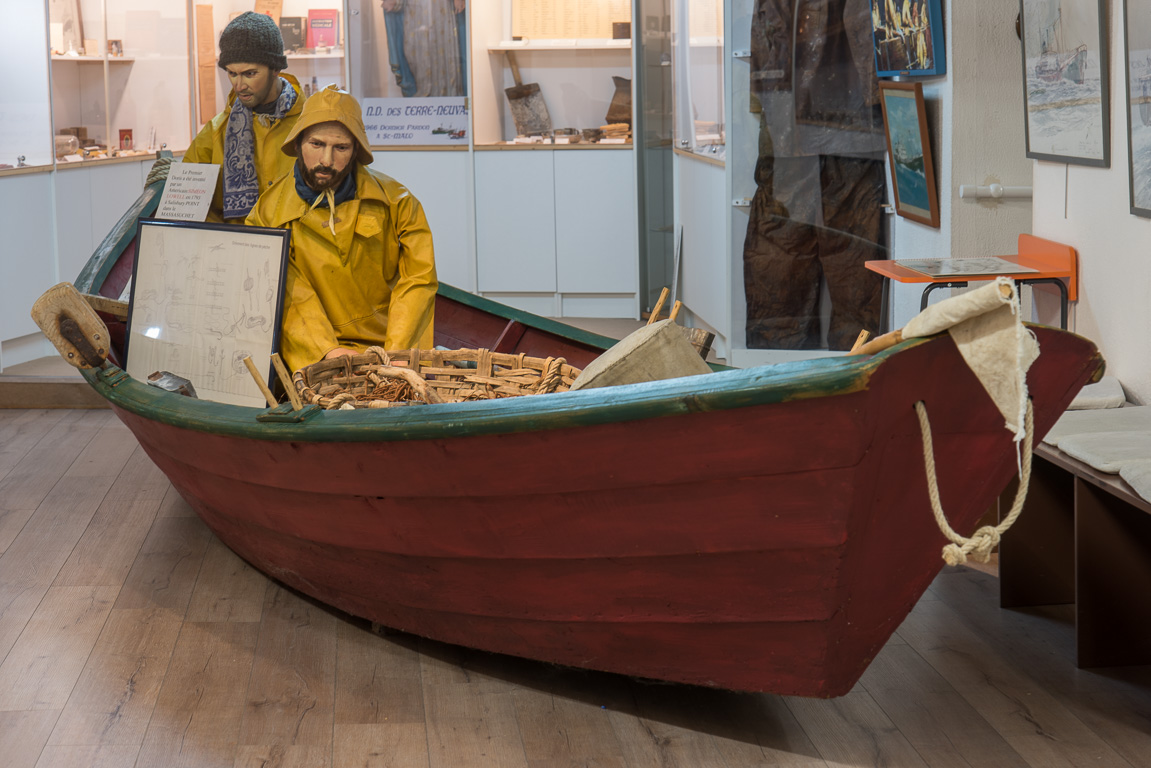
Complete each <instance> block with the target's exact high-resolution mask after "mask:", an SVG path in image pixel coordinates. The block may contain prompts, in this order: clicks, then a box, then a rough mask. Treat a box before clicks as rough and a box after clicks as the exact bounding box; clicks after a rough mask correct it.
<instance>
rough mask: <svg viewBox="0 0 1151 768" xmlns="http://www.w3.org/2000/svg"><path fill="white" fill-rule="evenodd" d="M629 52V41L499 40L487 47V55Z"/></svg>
mask: <svg viewBox="0 0 1151 768" xmlns="http://www.w3.org/2000/svg"><path fill="white" fill-rule="evenodd" d="M614 50H619V51H629V50H631V40H630V39H629V40H607V39H594V40H530V41H529V40H501V41H500V43H499V45H492V46H489V47H488V52H489V53H504V52H505V51H614Z"/></svg>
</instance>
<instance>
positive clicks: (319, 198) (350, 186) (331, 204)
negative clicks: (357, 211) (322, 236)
mask: <svg viewBox="0 0 1151 768" xmlns="http://www.w3.org/2000/svg"><path fill="white" fill-rule="evenodd" d="M353 162H354V161H353ZM293 173H294V174H295V176H296V194H297V195H299V196H300V199H301V200H303V201H304V202H305V203H307V204H308V208H309V210H310V209H312V208H327V209H328V228H329V229H331V231H332V237H335V236H336V206H337V205H339V204H340V203H343V202H346V201H348V200H351V199H353V198H354V197H355V196H356V169H355V168H353V169H352V172H351V173H349V174H348V175H347V176H345V177H344V180H343V181H342V182H340V186H339V187H338V188H337V189H336V190H335V191H334V192H333V190H332V189H331V188H330V187H329V188H328V189H325V190H324V191H323V192H317V191H316V190H314V189H312V188H311V187H309V186H308V183H307V182H306V181H304V175H303V172H302V171H301V170H300V164H299V163H298V162H297V163H296V165H295V168H294V170H293Z"/></svg>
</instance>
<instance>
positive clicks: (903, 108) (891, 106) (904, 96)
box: [881, 82, 939, 227]
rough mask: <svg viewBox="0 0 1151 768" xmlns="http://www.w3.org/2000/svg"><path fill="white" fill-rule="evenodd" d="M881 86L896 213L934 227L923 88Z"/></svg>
mask: <svg viewBox="0 0 1151 768" xmlns="http://www.w3.org/2000/svg"><path fill="white" fill-rule="evenodd" d="M881 87H882V90H883V117H884V123H885V126H886V128H887V149H888V155H889V157H890V160H891V180H892V182H893V184H894V187H895V189H894V195H895V210H896V213H898V214H900V215H901V216H905V217H907V218H910V219H913V220H915V221H919V222H922V223H924V224H930V225H931V226H933V227H937V226H939V204H938V197H937V196H936V192H935V172H934V168H933V165H932V162H931V151H930V145H929V144H928V140H927V131H926V125H927V119H926V110H925V108H924V103H923V91H922V88H921V86H920V85H919V84H918V83H915V84H908V83H886V82H885V83H883V84H882V86H881Z"/></svg>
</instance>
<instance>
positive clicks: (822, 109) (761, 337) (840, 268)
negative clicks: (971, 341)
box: [733, 0, 887, 350]
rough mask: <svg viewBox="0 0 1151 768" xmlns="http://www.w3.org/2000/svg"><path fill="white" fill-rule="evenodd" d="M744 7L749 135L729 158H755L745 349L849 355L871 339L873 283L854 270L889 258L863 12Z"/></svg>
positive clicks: (875, 327) (852, 6)
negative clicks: (863, 335) (751, 118)
mask: <svg viewBox="0 0 1151 768" xmlns="http://www.w3.org/2000/svg"><path fill="white" fill-rule="evenodd" d="M742 3H748V4H750V6H751V7H750V11H751V41H750V56H749V58H748V59H747V60H746V61H747V63H748V65H749V74H748V82H749V85H748V86H747V87H748V89H749V91H750V93H749V99H750V100H749V103H748V106H747V107H746V108H747V109H748V110H749V111H750V112H751V113H752V114H755V115H756V117H757V118H758V130H757V131H742V130H741V135H740V136H739V141H741V142H748V143H749V144H747V145H745V146H743V147H737V148H735V150H734V151H736V153H737V154H738V155H739V156H741V157H754V158H755V164H754V184H755V186H754V194H753V197H752V200H751V207H750V211H749V216H748V220H747V235H746V238H745V241H744V246H743V283H744V294H745V298H746V306H747V314H746V334H747V337H746V346H747V347H748V348H752V349H818V348H822V347H824V346H827V347H828V348H830V349H836V350H842V349H849V348H850V347H851V346H852V344H853V343H854V341H855V339H856V337H857V336H858V334H859V332H860V331H861V330H863V329H866V330H869V331H871V332H872V333H876V332H878V331H879V330H880V305H881V295H882V293H881V289H882V279H881V278H880V277H879V275H877V274H875V273H872V272H870V271H868V270H867V269H865V268H864V266H863V262H865V261H867V260H871V259H883V258H887V250H886V245H885V241H886V238H885V236H884V216H883V209H882V208H881V205H882V204H883V203H884V202H885V200H886V197H887V195H886V177H885V170H884V163H883V161H884V149H885V144H884V136H883V119H882V113H881V111H880V105H879V100H878V83H877V78H876V75H875V63H874V58H873V52H872V42H871V19H870V8H869V4H868V2H867V0H822V1H821V2H806V1H805V0H740V4H742ZM733 10H734V16H733V18H739V15H740V13H741V9H733ZM733 120H735V121H737V123H740V124H741V125H742V124H743V123H742V122H741V121H740V119H739V118H738V117H733ZM753 147H754V148H753ZM733 167H734V168H735V171H734V172H735V173H736V174H737V176H738V177H739V178H736V179H735V180H734V185H733V186H734V187H735V188H737V189H739V188H743V187H744V185H745V184H746V183H747V180H746V178H743V177H745V176H750V175H752V166H751V165H750V164H746V165H745V164H743V163H740V164H739V165H738V166H733ZM744 169H746V170H744Z"/></svg>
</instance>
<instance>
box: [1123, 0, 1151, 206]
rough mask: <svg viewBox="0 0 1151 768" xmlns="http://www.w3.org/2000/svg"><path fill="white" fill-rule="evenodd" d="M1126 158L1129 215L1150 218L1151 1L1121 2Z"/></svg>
mask: <svg viewBox="0 0 1151 768" xmlns="http://www.w3.org/2000/svg"><path fill="white" fill-rule="evenodd" d="M1123 31H1124V34H1123V37H1124V43H1125V45H1126V48H1125V52H1126V56H1125V57H1124V58H1125V60H1126V61H1127V68H1126V69H1127V152H1128V154H1127V158H1128V164H1129V166H1130V168H1129V174H1130V179H1131V213H1133V214H1135V215H1136V216H1147V217H1151V0H1125V1H1124V3H1123Z"/></svg>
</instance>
